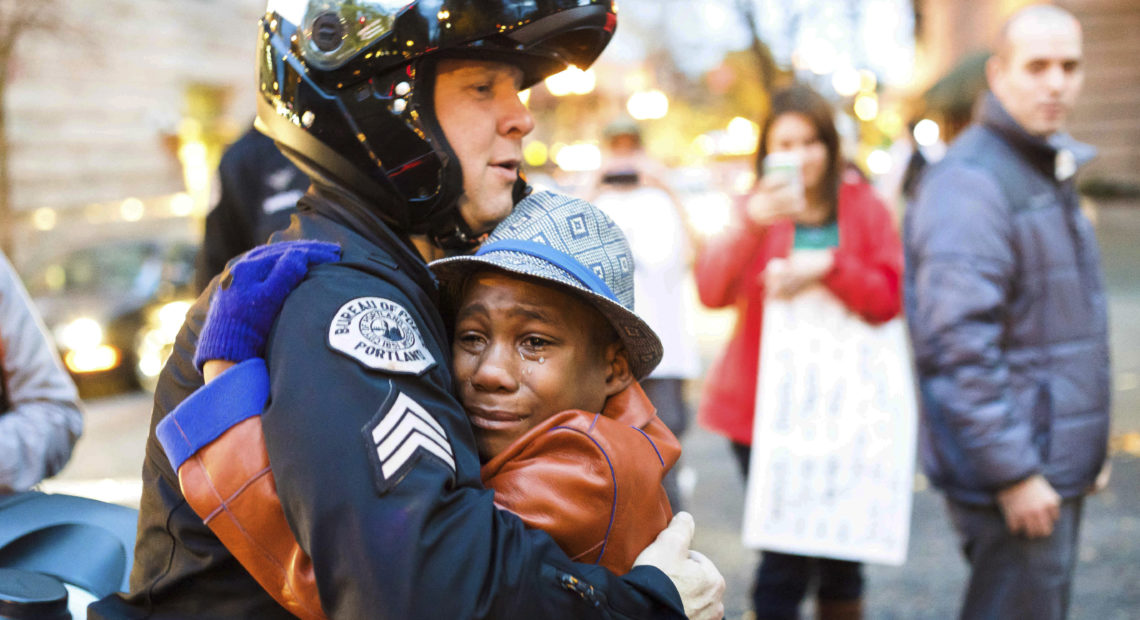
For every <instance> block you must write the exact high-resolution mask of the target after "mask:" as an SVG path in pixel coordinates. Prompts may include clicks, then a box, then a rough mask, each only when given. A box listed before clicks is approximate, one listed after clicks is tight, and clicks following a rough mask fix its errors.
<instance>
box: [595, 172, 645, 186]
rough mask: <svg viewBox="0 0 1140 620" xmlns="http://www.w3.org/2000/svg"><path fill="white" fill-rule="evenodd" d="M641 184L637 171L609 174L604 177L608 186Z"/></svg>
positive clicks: (604, 181)
mask: <svg viewBox="0 0 1140 620" xmlns="http://www.w3.org/2000/svg"><path fill="white" fill-rule="evenodd" d="M640 182H641V179H640V178H638V176H637V172H636V171H620V172H607V173H606V174H605V175H603V176H602V183H604V184H606V185H637V184H639V183H640Z"/></svg>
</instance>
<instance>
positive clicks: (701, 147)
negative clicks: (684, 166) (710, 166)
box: [692, 134, 716, 159]
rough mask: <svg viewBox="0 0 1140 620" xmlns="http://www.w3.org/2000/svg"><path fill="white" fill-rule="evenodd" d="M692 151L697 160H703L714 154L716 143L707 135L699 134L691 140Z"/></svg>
mask: <svg viewBox="0 0 1140 620" xmlns="http://www.w3.org/2000/svg"><path fill="white" fill-rule="evenodd" d="M692 150H693V155H695V156H696V157H697V158H698V159H704V158H705V157H708V156H709V155H712V154H713V153H715V152H716V141H715V140H713V139H712V138H711V137H709V135H708V134H701V135H699V136H697V137H696V138H693V142H692Z"/></svg>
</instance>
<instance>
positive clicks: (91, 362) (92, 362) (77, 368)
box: [63, 344, 120, 374]
mask: <svg viewBox="0 0 1140 620" xmlns="http://www.w3.org/2000/svg"><path fill="white" fill-rule="evenodd" d="M119 359H120V355H119V350H118V349H116V348H115V347H112V346H111V345H107V344H101V345H99V346H97V347H94V348H91V349H73V350H71V351H68V352H67V353H66V354H64V356H63V363H64V364H66V365H67V368H68V370H70V371H71V372H74V373H76V374H82V373H85V372H102V371H104V370H110V369H112V368H114V367H116V366H118V365H119Z"/></svg>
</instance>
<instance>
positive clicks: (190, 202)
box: [170, 192, 194, 217]
mask: <svg viewBox="0 0 1140 620" xmlns="http://www.w3.org/2000/svg"><path fill="white" fill-rule="evenodd" d="M193 212H194V199H193V198H191V197H190V194H187V193H186V192H179V193H177V194H175V195H173V196H171V197H170V213H171V214H172V215H177V216H179V217H185V216H187V215H190V214H191V213H193Z"/></svg>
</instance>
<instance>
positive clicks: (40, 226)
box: [32, 207, 56, 230]
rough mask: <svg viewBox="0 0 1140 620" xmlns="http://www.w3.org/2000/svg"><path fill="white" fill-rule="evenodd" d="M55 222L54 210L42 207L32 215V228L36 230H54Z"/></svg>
mask: <svg viewBox="0 0 1140 620" xmlns="http://www.w3.org/2000/svg"><path fill="white" fill-rule="evenodd" d="M55 222H56V215H55V209H49V208H48V207H42V208H39V209H36V210H35V211H34V212H33V213H32V226H34V227H35V229H36V230H51V229H53V228H55Z"/></svg>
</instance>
